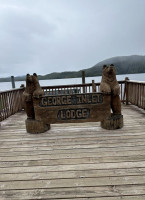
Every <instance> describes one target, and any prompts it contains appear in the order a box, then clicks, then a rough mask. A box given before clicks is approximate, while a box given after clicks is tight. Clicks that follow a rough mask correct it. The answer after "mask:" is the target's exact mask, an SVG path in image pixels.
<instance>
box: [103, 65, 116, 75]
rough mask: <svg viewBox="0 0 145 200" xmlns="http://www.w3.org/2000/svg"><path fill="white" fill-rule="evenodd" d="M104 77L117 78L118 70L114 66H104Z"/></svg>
mask: <svg viewBox="0 0 145 200" xmlns="http://www.w3.org/2000/svg"><path fill="white" fill-rule="evenodd" d="M103 76H105V77H108V78H111V77H112V78H115V77H116V70H115V67H114V65H113V64H111V65H110V66H107V65H104V66H103Z"/></svg>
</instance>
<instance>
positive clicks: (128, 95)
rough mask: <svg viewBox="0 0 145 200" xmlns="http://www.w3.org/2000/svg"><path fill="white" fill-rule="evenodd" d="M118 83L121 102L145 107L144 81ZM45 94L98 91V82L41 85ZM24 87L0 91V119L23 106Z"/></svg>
mask: <svg viewBox="0 0 145 200" xmlns="http://www.w3.org/2000/svg"><path fill="white" fill-rule="evenodd" d="M118 83H119V85H120V99H121V102H122V103H126V104H133V105H136V106H138V107H139V108H142V109H145V83H144V82H137V81H130V80H123V81H118ZM42 89H43V91H44V93H45V95H59V94H77V93H91V92H99V91H100V83H95V82H94V81H92V83H86V84H73V85H58V86H42ZM23 91H24V88H19V89H13V90H9V91H4V92H0V121H3V120H4V119H6V118H8V117H9V116H11V115H13V114H15V113H16V112H18V111H21V110H22V109H23V108H24V104H23V98H22V94H23Z"/></svg>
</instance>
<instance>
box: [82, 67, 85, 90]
mask: <svg viewBox="0 0 145 200" xmlns="http://www.w3.org/2000/svg"><path fill="white" fill-rule="evenodd" d="M82 84H85V71H82ZM83 93H85V87H83Z"/></svg>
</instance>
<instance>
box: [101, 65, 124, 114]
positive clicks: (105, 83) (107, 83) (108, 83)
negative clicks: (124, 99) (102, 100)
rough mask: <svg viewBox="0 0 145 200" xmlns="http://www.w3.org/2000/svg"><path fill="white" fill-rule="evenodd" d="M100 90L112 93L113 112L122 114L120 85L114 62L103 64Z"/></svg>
mask: <svg viewBox="0 0 145 200" xmlns="http://www.w3.org/2000/svg"><path fill="white" fill-rule="evenodd" d="M100 91H101V92H103V93H105V94H109V93H111V109H112V112H113V114H121V101H120V97H119V95H120V86H119V84H118V82H117V79H116V71H115V68H114V65H113V64H111V65H110V66H106V65H104V66H103V73H102V80H101V84H100Z"/></svg>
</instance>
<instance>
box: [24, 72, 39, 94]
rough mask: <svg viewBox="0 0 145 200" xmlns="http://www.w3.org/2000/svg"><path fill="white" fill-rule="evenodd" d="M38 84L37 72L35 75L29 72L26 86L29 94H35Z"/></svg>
mask: <svg viewBox="0 0 145 200" xmlns="http://www.w3.org/2000/svg"><path fill="white" fill-rule="evenodd" d="M37 84H38V79H37V74H36V73H34V74H33V75H30V74H27V75H26V88H27V92H28V93H29V94H33V92H34V91H35V90H36V88H37Z"/></svg>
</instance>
